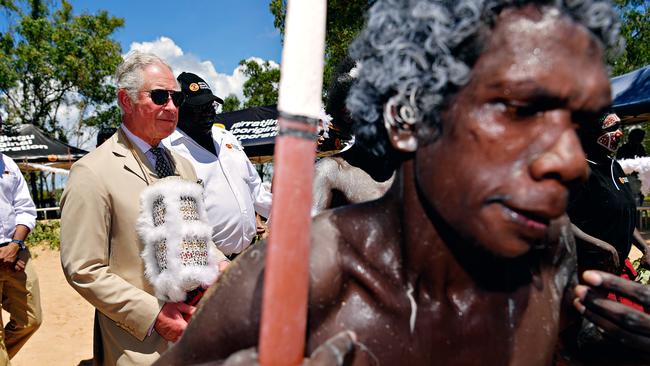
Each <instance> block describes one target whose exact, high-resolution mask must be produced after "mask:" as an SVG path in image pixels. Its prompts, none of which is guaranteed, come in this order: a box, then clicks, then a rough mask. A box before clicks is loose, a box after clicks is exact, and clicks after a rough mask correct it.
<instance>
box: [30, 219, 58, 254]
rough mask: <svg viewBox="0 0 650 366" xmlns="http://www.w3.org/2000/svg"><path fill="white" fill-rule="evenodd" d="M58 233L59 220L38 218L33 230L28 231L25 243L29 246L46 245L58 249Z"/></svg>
mask: <svg viewBox="0 0 650 366" xmlns="http://www.w3.org/2000/svg"><path fill="white" fill-rule="evenodd" d="M60 234H61V220H38V221H36V226H35V227H34V230H32V232H31V233H29V236H28V237H27V240H25V244H26V245H27V246H28V247H30V248H31V247H35V246H47V247H49V248H50V249H54V250H59V247H60V246H61V240H60V239H59V235H60Z"/></svg>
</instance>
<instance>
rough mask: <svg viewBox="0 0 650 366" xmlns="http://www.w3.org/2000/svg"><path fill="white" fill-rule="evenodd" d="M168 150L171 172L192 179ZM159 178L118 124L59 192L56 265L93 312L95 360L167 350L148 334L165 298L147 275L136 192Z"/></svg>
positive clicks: (142, 361) (128, 361)
mask: <svg viewBox="0 0 650 366" xmlns="http://www.w3.org/2000/svg"><path fill="white" fill-rule="evenodd" d="M130 146H133V148H132V149H130V148H129V147H130ZM132 151H134V152H132ZM134 153H135V155H137V156H138V159H139V161H140V164H138V161H136V157H135V155H134ZM170 153H171V157H172V159H171V160H172V161H173V163H174V168H175V174H176V175H180V176H181V177H183V178H186V179H188V180H192V181H196V174H195V172H194V169H193V168H192V165H191V164H190V163H189V162H188V161H187V160H185V159H183V158H182V157H180V156H179V155H176V154H175V153H174V152H170ZM157 179H158V176H157V175H156V173H155V170H154V169H153V167H152V166H151V164H150V163H149V161H148V160H147V158H146V157H145V156H144V154H143V153H142V152H140V151H139V150H138V149H137V148H136V147H135V145H132V144H129V141H128V140H127V137H126V135H125V134H124V132H123V131H122V130H121V129H119V130H118V132H117V133H116V134H115V135H113V136H112V137H111V138H110V139H109V140H108V141H106V142H105V143H104V144H102V145H101V146H100V147H99V148H97V149H96V150H95V151H93V152H91V153H89V154H88V155H86V156H84V157H83V158H82V159H81V160H79V161H78V162H77V163H75V164H74V165H73V166H72V169H71V171H70V177H69V179H68V183H67V185H66V188H65V190H64V192H63V197H62V198H61V209H62V212H61V264H62V266H63V271H64V273H65V276H66V278H67V280H68V282H69V283H70V285H71V286H72V287H74V289H75V290H77V292H79V293H80V294H81V296H83V297H84V298H85V299H86V300H88V301H89V302H90V303H91V304H92V305H93V306H94V307H95V308H96V309H97V310H98V312H96V314H98V315H96V316H98V319H96V321H95V326H96V327H97V326H99V332H98V331H97V329H96V330H95V334H96V337H95V342H98V341H99V342H101V343H100V344H95V353H96V354H95V355H94V356H95V358H96V359H95V363H96V364H103V365H150V364H151V363H153V362H154V361H155V360H156V359H157V358H158V357H159V355H160V353H162V352H163V351H165V350H166V349H167V342H166V341H165V340H164V339H163V338H162V337H160V336H159V335H158V333H156V331H152V333H151V335H147V333H148V331H149V330H150V329H151V327H152V325H153V324H154V321H155V319H156V316H157V315H158V313H159V311H160V309H161V307H162V305H163V304H164V303H163V302H161V301H159V300H158V299H157V298H156V297H155V296H154V295H153V294H154V290H153V288H152V286H151V285H150V284H149V282H148V281H147V279H146V278H145V276H144V264H143V261H142V258H141V257H140V253H141V252H142V249H143V244H142V243H141V242H140V240H139V239H138V235H137V233H136V231H135V223H136V220H137V218H138V215H139V212H140V207H139V206H140V203H139V197H140V192H142V190H143V189H144V188H145V187H147V181H148V182H149V184H151V183H153V182H154V181H156V180H157ZM98 337H99V338H100V339H99V340H98V339H97V338H98ZM98 346H100V347H101V348H103V352H98V351H97V350H98ZM97 353H99V354H97ZM101 357H103V360H99V358H101Z"/></svg>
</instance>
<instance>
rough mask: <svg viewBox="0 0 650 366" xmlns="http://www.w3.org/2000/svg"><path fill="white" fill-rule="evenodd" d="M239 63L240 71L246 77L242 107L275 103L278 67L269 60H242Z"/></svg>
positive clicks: (278, 76) (278, 78)
mask: <svg viewBox="0 0 650 366" xmlns="http://www.w3.org/2000/svg"><path fill="white" fill-rule="evenodd" d="M239 65H240V66H241V67H242V68H241V71H242V73H243V74H244V75H246V76H247V77H248V80H246V82H245V83H244V96H245V97H246V101H245V102H244V108H250V107H261V106H265V105H271V104H276V103H277V102H278V85H279V84H280V69H279V68H278V67H277V66H276V65H272V64H271V63H270V62H269V61H264V62H261V63H260V62H258V61H256V60H242V61H240V62H239Z"/></svg>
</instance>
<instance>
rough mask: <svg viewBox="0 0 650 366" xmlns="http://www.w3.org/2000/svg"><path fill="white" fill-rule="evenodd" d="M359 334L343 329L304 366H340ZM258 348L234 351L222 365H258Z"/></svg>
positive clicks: (322, 345) (303, 365)
mask: <svg viewBox="0 0 650 366" xmlns="http://www.w3.org/2000/svg"><path fill="white" fill-rule="evenodd" d="M356 339H357V336H356V335H355V334H354V332H351V331H343V332H340V333H338V334H336V335H335V336H333V337H332V338H330V339H329V340H327V342H325V343H323V344H321V345H320V346H319V347H318V348H316V349H315V350H314V352H312V354H311V357H310V358H306V359H305V360H304V361H303V363H302V366H340V365H343V361H344V360H345V356H346V355H347V354H348V353H350V352H351V351H352V350H353V349H354V343H355V342H356ZM258 365H259V360H258V355H257V350H256V349H255V348H249V349H245V350H242V351H239V352H237V353H233V354H232V355H230V357H228V359H226V361H225V362H224V363H223V364H222V366H258Z"/></svg>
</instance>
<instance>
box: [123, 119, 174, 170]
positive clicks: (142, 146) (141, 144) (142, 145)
mask: <svg viewBox="0 0 650 366" xmlns="http://www.w3.org/2000/svg"><path fill="white" fill-rule="evenodd" d="M120 128H122V131H124V133H125V134H126V137H128V138H129V140H131V142H133V144H134V145H135V147H136V148H138V150H140V151H142V153H144V156H145V157H147V160H149V162H150V163H151V166H156V155H154V153H153V152H151V148H152V146H151V145H149V144H148V143H146V142H145V141H144V140H143V139H141V138H139V137H138V136H136V135H134V134H133V132H131V131H129V129H128V128H126V126H125V125H124V124H122V125H120ZM158 147H160V148H162V149H163V150H164V149H165V146H163V144H162V143H159V144H158Z"/></svg>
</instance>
